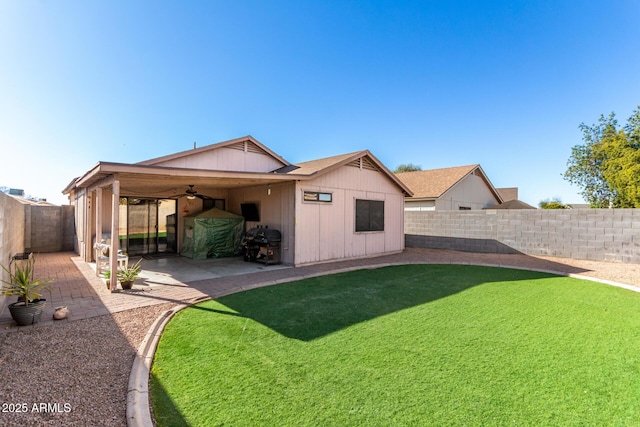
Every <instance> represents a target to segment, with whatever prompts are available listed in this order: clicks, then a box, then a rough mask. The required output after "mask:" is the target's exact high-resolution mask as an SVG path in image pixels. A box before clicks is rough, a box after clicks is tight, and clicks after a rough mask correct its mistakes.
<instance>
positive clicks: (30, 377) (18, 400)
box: [0, 304, 174, 427]
mask: <svg viewBox="0 0 640 427" xmlns="http://www.w3.org/2000/svg"><path fill="white" fill-rule="evenodd" d="M173 306H174V304H162V305H156V306H151V307H144V308H138V309H134V310H128V311H124V312H120V313H115V314H113V315H106V316H99V317H94V318H90V319H85V320H78V321H73V322H67V321H61V322H56V323H54V324H53V325H48V326H42V327H35V328H23V329H21V330H19V331H16V332H9V333H5V334H0V377H2V379H3V380H2V385H0V402H1V403H2V413H1V414H0V425H12V426H61V425H64V426H98V425H99V426H105V427H107V426H125V425H126V424H127V420H126V417H125V410H126V395H127V382H128V380H129V373H130V371H131V365H132V363H133V357H134V354H135V352H136V350H137V348H138V346H139V345H140V342H141V341H142V339H143V338H144V336H145V334H146V333H147V330H148V329H149V327H150V326H151V324H152V323H153V321H154V320H155V319H156V317H157V316H159V315H160V313H162V312H163V311H165V310H168V309H169V308H171V307H173Z"/></svg>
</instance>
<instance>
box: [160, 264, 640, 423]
mask: <svg viewBox="0 0 640 427" xmlns="http://www.w3.org/2000/svg"><path fill="white" fill-rule="evenodd" d="M639 305H640V295H638V294H636V293H634V292H631V291H627V290H624V289H619V288H614V287H611V286H606V285H602V284H598V283H594V282H589V281H584V280H577V279H572V278H566V277H559V276H553V275H549V274H543V273H535V272H528V271H519V270H510V269H500V268H489V267H475V266H456V265H407V266H399V267H386V268H381V269H377V270H361V271H356V272H350V273H344V274H337V275H332V276H324V277H318V278H313V279H308V280H303V281H299V282H293V283H288V284H282V285H277V286H271V287H266V288H260V289H254V290H251V291H247V292H242V293H238V294H234V295H229V296H226V297H223V298H219V299H218V300H216V301H209V302H205V303H202V304H199V305H197V306H194V307H192V308H189V309H186V310H183V311H182V312H180V313H178V314H177V315H176V317H175V318H174V319H173V320H172V321H171V322H170V323H169V325H167V328H166V329H165V331H164V333H163V336H162V339H161V340H160V343H159V346H158V349H157V352H156V358H155V361H154V365H153V368H152V378H151V393H152V403H153V407H154V412H155V416H156V420H157V422H158V425H160V426H179V425H191V426H290V425H291V426H294V425H295V426H319V425H321V426H391V425H393V426H416V425H473V426H475V425H483V426H504V425H519V426H522V425H526V426H528V425H536V426H538V425H553V426H559V425H563V426H564V425H568V426H570V425H576V426H579V425H580V426H581V425H637V423H638V419H640V403H638V401H639V399H638V396H640V372H639V370H640V356H639V349H640V314H639V313H640V310H639V308H640V307H639Z"/></svg>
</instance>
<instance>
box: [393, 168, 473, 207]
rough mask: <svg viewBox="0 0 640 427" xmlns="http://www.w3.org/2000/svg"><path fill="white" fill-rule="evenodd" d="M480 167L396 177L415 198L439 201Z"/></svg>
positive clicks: (433, 170)
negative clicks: (438, 199)
mask: <svg viewBox="0 0 640 427" xmlns="http://www.w3.org/2000/svg"><path fill="white" fill-rule="evenodd" d="M479 167H480V165H469V166H457V167H452V168H443V169H430V170H424V171H415V172H402V173H397V174H396V176H397V177H398V178H399V179H400V181H402V182H404V183H405V184H406V186H407V187H409V188H410V189H411V191H412V192H413V198H415V199H417V198H424V199H428V198H433V199H437V198H438V197H440V196H442V195H443V194H444V193H446V192H447V190H449V189H450V188H451V187H453V186H454V185H456V184H457V183H458V182H460V181H461V180H462V179H463V178H464V177H465V176H467V175H469V174H470V173H471V172H473V171H474V170H475V169H476V168H479Z"/></svg>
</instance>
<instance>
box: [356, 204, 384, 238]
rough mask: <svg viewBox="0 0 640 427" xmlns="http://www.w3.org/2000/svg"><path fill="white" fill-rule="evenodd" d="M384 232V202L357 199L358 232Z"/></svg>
mask: <svg viewBox="0 0 640 427" xmlns="http://www.w3.org/2000/svg"><path fill="white" fill-rule="evenodd" d="M362 231H384V201H383V200H364V199H356V232H362Z"/></svg>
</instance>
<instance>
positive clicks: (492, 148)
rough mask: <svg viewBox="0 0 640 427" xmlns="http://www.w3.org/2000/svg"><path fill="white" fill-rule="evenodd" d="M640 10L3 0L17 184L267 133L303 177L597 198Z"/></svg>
mask: <svg viewBox="0 0 640 427" xmlns="http://www.w3.org/2000/svg"><path fill="white" fill-rule="evenodd" d="M639 70H640V2H638V1H636V0H629V1H616V0H612V1H476V2H472V1H418V2H410V1H397V0H396V1H357V2H354V1H346V0H345V1H328V0H323V1H315V2H311V1H240V0H234V1H227V2H217V1H202V2H189V1H180V2H177V1H153V2H151V1H148V2H147V1H135V2H130V1H115V0H114V1H111V0H110V1H98V0H95V1H88V2H85V1H80V0H76V1H64V0H58V1H44V0H41V1H32V0H21V1H18V0H0V148H1V150H2V151H1V152H0V186H9V187H13V188H22V189H24V190H25V191H26V192H27V193H29V194H32V195H34V196H40V197H46V198H47V199H48V200H50V201H53V202H56V203H64V202H65V197H64V196H62V194H61V190H62V189H63V188H64V187H65V186H66V185H67V184H68V183H69V182H70V181H71V179H72V178H74V177H76V176H78V175H81V174H82V173H84V172H85V171H86V170H88V169H89V168H91V167H92V166H93V165H95V164H96V163H97V162H98V161H100V160H103V161H114V162H137V161H141V160H144V159H147V158H153V157H157V156H161V155H165V154H170V153H173V152H177V151H182V150H186V149H189V148H192V147H193V143H194V141H197V144H198V146H202V145H207V144H211V143H215V142H220V141H224V140H228V139H231V138H236V137H239V136H244V135H252V136H254V137H255V138H257V139H258V140H259V141H261V142H262V143H264V144H265V145H267V146H268V147H270V148H271V149H272V150H274V151H275V152H277V153H278V154H280V155H282V156H283V157H284V158H286V159H287V160H289V161H290V162H293V163H295V162H300V161H305V160H311V159H316V158H320V157H325V156H331V155H336V154H342V153H346V152H351V151H356V150H361V149H369V150H370V151H371V152H372V153H373V154H374V155H375V156H376V157H378V158H379V159H380V160H381V161H382V162H383V163H384V164H385V165H386V166H388V167H389V168H390V169H393V168H395V167H396V166H397V165H398V164H401V163H409V162H410V163H414V164H419V165H421V166H422V168H423V169H431V168H440V167H449V166H460V165H467V164H475V163H480V164H481V165H482V167H483V169H484V170H485V172H486V173H487V175H488V176H489V178H490V179H491V181H492V182H493V184H494V185H495V186H496V187H511V186H516V187H519V188H520V199H522V200H524V201H526V202H528V203H530V204H533V205H537V203H538V202H539V201H540V200H542V199H546V198H551V197H560V198H561V199H562V200H563V201H565V202H569V203H570V202H574V203H576V202H581V201H582V199H581V197H580V196H579V195H578V191H579V189H578V188H576V187H572V186H570V185H569V184H568V183H567V182H566V181H564V180H563V178H562V176H561V175H562V173H563V172H564V170H565V169H566V162H567V159H568V158H569V155H570V152H571V147H572V146H574V145H576V144H579V143H581V133H580V131H579V129H578V125H579V124H580V123H581V122H585V123H588V124H591V123H594V122H595V121H596V120H597V119H598V117H599V115H600V114H608V113H610V112H612V111H614V112H615V113H616V114H617V116H618V118H619V119H620V120H621V121H623V122H624V121H626V119H627V118H628V117H629V116H630V115H631V113H632V111H633V110H634V109H635V108H636V107H637V106H638V105H640V77H639V76H640V73H639Z"/></svg>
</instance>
